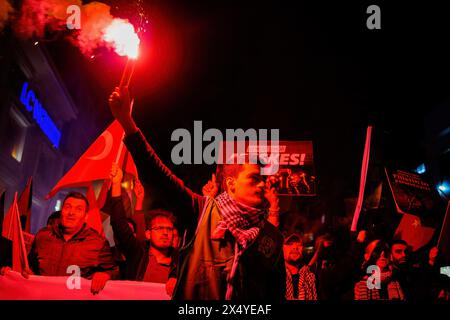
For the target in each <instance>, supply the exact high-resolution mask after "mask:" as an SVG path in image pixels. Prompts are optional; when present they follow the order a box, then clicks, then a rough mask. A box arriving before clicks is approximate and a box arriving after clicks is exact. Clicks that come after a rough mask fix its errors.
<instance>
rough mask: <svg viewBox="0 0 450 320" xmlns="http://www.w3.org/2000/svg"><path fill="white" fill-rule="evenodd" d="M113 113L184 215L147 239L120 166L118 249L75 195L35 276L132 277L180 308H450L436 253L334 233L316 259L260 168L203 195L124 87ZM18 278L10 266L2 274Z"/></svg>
mask: <svg viewBox="0 0 450 320" xmlns="http://www.w3.org/2000/svg"><path fill="white" fill-rule="evenodd" d="M109 104H110V109H111V111H112V114H113V115H114V117H115V118H116V119H117V120H118V121H119V123H120V124H121V125H122V127H123V129H124V131H125V134H126V136H125V139H124V142H125V145H126V146H127V148H128V150H129V151H130V153H131V155H132V157H133V160H134V162H135V164H136V167H137V169H138V174H139V179H140V181H141V183H142V185H143V186H144V188H145V190H152V191H154V190H158V193H157V194H158V196H162V197H166V198H167V199H168V201H169V202H170V203H171V204H172V205H171V206H170V209H169V208H158V209H152V210H149V211H147V212H145V238H144V239H140V238H139V237H138V236H137V229H138V226H137V224H136V221H135V220H134V219H131V218H130V214H129V205H130V199H129V198H128V197H129V196H128V195H127V193H126V191H125V190H124V189H123V188H122V186H121V185H122V180H123V172H122V170H121V168H120V167H119V166H118V165H117V164H113V165H112V168H111V177H110V178H111V182H112V184H111V188H110V190H109V196H108V200H107V202H106V204H105V206H104V208H103V209H102V211H103V212H105V213H107V214H109V215H110V217H111V218H110V223H111V226H112V229H113V232H114V242H115V247H114V248H111V247H110V245H109V243H108V241H107V240H106V239H105V238H104V237H103V236H101V235H100V234H99V233H98V232H96V231H95V230H93V229H92V228H90V227H89V226H88V225H87V224H86V218H87V212H88V211H89V202H88V200H87V198H86V197H85V196H84V195H83V194H81V193H76V192H71V193H69V194H68V195H67V196H66V198H65V199H64V201H63V204H62V208H61V211H59V212H55V213H53V214H52V215H51V216H50V217H49V220H48V224H47V227H45V228H43V229H42V230H40V231H39V232H38V233H37V234H36V237H35V240H34V243H33V245H32V248H31V251H30V253H29V266H30V269H29V270H25V272H23V275H24V277H28V275H29V274H36V275H44V276H67V273H66V272H67V267H68V266H70V265H77V266H79V267H80V270H81V276H82V277H85V278H87V279H91V280H92V282H91V291H92V293H93V294H99V293H100V294H101V290H102V289H103V288H104V286H105V284H106V283H107V281H111V280H118V279H122V280H131V281H144V282H154V283H165V284H166V290H167V293H168V294H169V295H170V296H171V297H172V298H173V299H178V300H189V299H197V300H203V299H204V300H211V299H213V300H216V299H220V300H222V299H231V300H248V299H254V300H259V299H264V300H266V301H281V300H352V299H355V300H433V301H435V300H439V299H441V300H448V298H449V293H450V278H449V277H447V276H446V275H444V274H441V272H440V268H441V267H443V265H442V262H441V261H440V255H439V251H438V250H437V248H436V247H433V248H432V249H431V250H429V252H428V253H429V254H428V256H427V257H426V259H423V260H422V261H421V260H418V259H416V257H414V253H413V252H411V250H410V247H409V245H408V243H406V242H405V241H403V240H400V239H391V240H390V241H389V242H388V241H386V239H377V238H373V237H372V236H371V235H370V234H369V233H368V232H367V231H365V230H360V231H359V232H358V233H355V234H351V233H350V232H349V235H350V236H351V240H350V242H349V244H348V245H347V246H345V247H343V246H341V245H340V244H339V241H338V240H337V238H336V236H335V235H334V234H333V232H328V233H325V234H322V235H317V238H316V239H315V247H314V251H313V252H312V253H308V254H307V253H306V250H305V245H304V235H302V234H300V233H296V232H293V233H290V234H283V233H282V232H281V231H280V230H279V229H280V226H279V224H280V222H279V221H280V206H279V198H278V195H277V193H276V191H275V190H274V189H271V188H270V187H268V186H269V184H267V183H266V181H265V180H264V177H263V176H261V174H260V167H259V166H258V165H257V164H251V163H248V164H224V165H219V166H218V167H217V171H216V174H215V175H213V176H212V178H211V180H210V181H208V182H207V183H206V184H205V186H204V187H203V189H202V194H197V193H195V192H193V191H192V190H191V189H189V188H187V187H186V186H185V184H184V183H183V181H182V180H180V179H179V178H177V177H176V176H175V175H174V174H173V173H172V172H171V171H170V170H169V168H168V167H166V166H165V165H164V164H163V163H162V161H161V160H160V158H159V157H158V156H157V154H156V152H155V151H154V149H153V148H152V147H151V146H150V145H149V144H148V142H147V140H146V138H145V137H144V136H143V134H142V133H141V132H140V130H139V129H138V128H137V126H136V124H135V122H134V120H133V118H132V117H131V115H130V98H129V94H128V91H127V89H126V88H116V90H115V91H114V92H113V94H112V95H111V97H110V100H109ZM141 204H142V203H141V202H139V207H140V206H141ZM178 220H182V221H183V224H182V225H183V228H182V229H181V228H180V229H178V228H179V226H180V225H179V224H177V221H178ZM177 227H178V228H177ZM9 270H10V268H9V266H3V267H2V268H1V271H0V273H1V274H2V275H4V274H6V273H7V272H8V271H9ZM124 295H126V293H124Z"/></svg>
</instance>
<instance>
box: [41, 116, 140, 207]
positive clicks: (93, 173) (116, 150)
mask: <svg viewBox="0 0 450 320" xmlns="http://www.w3.org/2000/svg"><path fill="white" fill-rule="evenodd" d="M123 136H124V131H123V129H122V127H121V126H120V124H119V122H117V120H115V121H114V122H113V123H112V124H111V125H110V126H109V127H108V128H107V129H106V130H105V131H104V132H103V133H102V134H101V135H100V136H99V137H98V138H97V139H96V140H95V141H94V143H93V144H92V145H91V146H90V147H89V148H88V149H87V151H86V152H85V153H84V154H83V155H82V156H81V157H80V158H79V159H78V161H77V162H76V163H75V164H74V165H73V167H72V168H71V169H70V170H69V171H68V172H67V173H66V174H65V175H64V176H63V177H62V178H61V179H60V180H59V181H58V183H57V184H56V186H55V187H53V189H52V190H51V191H50V192H49V194H48V195H47V197H46V198H47V199H49V198H51V197H53V196H54V195H55V194H56V193H57V192H58V191H59V190H61V189H62V188H72V187H87V186H89V184H90V182H91V181H95V180H105V179H109V174H110V171H111V165H112V163H113V162H117V163H118V164H119V166H120V167H123V164H124V160H125V158H126V157H125V155H126V153H127V150H126V147H125V146H124V144H123V142H122V139H123ZM127 158H128V159H127V163H128V162H130V163H129V164H127V165H126V167H125V168H124V169H125V170H126V172H128V173H130V174H132V175H136V172H137V171H136V166H135V165H134V162H133V159H132V158H131V157H129V156H128V157H127Z"/></svg>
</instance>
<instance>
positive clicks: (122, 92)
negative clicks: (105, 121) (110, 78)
mask: <svg viewBox="0 0 450 320" xmlns="http://www.w3.org/2000/svg"><path fill="white" fill-rule="evenodd" d="M108 103H109V109H110V110H111V113H112V115H113V116H114V118H116V119H117V121H119V123H120V124H121V125H122V128H123V129H124V130H125V134H126V135H130V134H133V133H135V132H136V131H138V128H137V127H136V124H135V123H134V120H133V118H132V117H131V99H130V93H129V91H128V87H120V88H119V87H116V88H115V89H114V91H113V93H111V95H110V96H109V99H108Z"/></svg>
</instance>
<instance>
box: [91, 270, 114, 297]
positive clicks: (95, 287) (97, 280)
mask: <svg viewBox="0 0 450 320" xmlns="http://www.w3.org/2000/svg"><path fill="white" fill-rule="evenodd" d="M109 279H111V277H110V276H109V274H107V273H106V272H96V273H94V276H93V277H92V281H91V292H92V294H98V293H99V292H100V291H102V290H103V288H104V287H105V285H106V282H107V281H108V280H109Z"/></svg>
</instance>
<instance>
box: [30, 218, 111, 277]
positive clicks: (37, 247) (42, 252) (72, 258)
mask: <svg viewBox="0 0 450 320" xmlns="http://www.w3.org/2000/svg"><path fill="white" fill-rule="evenodd" d="M28 261H29V265H30V268H31V270H32V271H33V272H34V273H35V274H38V275H42V276H68V275H69V274H68V273H67V267H69V266H70V265H76V266H79V267H80V271H81V274H80V275H81V276H82V277H84V278H87V279H90V278H92V275H93V274H94V273H95V272H106V273H108V274H109V275H110V276H111V279H116V278H117V277H118V268H117V266H116V264H115V263H114V260H113V256H112V253H111V249H110V247H109V244H108V242H107V241H106V239H105V238H103V237H102V236H101V235H100V234H99V233H98V232H97V231H95V230H94V229H92V228H90V227H89V226H87V225H86V224H84V225H83V227H82V228H81V230H80V231H78V233H77V234H76V235H74V236H73V237H72V238H71V239H69V241H66V240H65V239H64V237H63V234H62V231H61V229H60V225H59V224H55V225H52V226H50V227H46V228H43V229H41V230H40V231H39V232H38V233H37V234H36V237H35V239H34V242H33V245H32V248H31V251H30V254H29V256H28Z"/></svg>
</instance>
